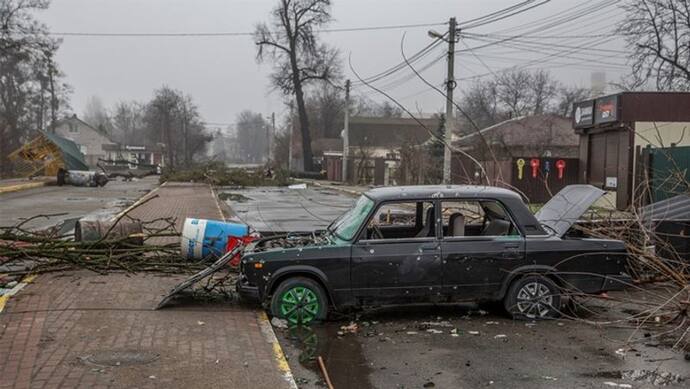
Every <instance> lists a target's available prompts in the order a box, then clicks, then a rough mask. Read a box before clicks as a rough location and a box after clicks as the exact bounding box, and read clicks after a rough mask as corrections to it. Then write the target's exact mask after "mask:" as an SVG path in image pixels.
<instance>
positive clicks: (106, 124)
mask: <svg viewBox="0 0 690 389" xmlns="http://www.w3.org/2000/svg"><path fill="white" fill-rule="evenodd" d="M82 118H83V119H84V121H85V122H86V123H88V124H90V125H91V126H93V127H96V128H98V129H99V130H100V131H101V132H103V133H105V134H108V135H110V134H112V132H113V123H112V120H111V119H110V114H109V113H108V110H107V109H106V108H105V105H104V104H103V101H102V100H101V98H100V97H98V96H91V97H89V99H88V100H87V101H86V106H85V107H84V113H83V115H82Z"/></svg>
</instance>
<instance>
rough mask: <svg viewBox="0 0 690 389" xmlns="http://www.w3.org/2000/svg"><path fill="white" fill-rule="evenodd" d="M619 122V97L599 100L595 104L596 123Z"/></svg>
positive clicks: (614, 96)
mask: <svg viewBox="0 0 690 389" xmlns="http://www.w3.org/2000/svg"><path fill="white" fill-rule="evenodd" d="M617 120H618V95H613V96H606V97H601V98H598V99H597V100H596V102H595V104H594V123H595V124H601V123H611V122H615V121H617Z"/></svg>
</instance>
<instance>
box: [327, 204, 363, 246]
mask: <svg viewBox="0 0 690 389" xmlns="http://www.w3.org/2000/svg"><path fill="white" fill-rule="evenodd" d="M373 207H374V202H373V201H372V200H371V199H370V198H368V197H366V196H361V197H360V198H359V199H358V200H357V202H356V203H355V205H354V206H353V207H352V208H350V210H349V211H347V212H345V213H344V214H342V215H341V216H340V217H339V218H337V219H335V221H334V222H333V223H332V224H331V225H330V226H329V227H328V230H329V231H330V232H332V233H333V234H334V235H335V236H336V237H337V238H339V239H342V240H351V239H352V238H353V237H354V236H355V234H356V233H357V230H358V229H359V226H361V225H362V223H363V222H364V220H365V219H366V217H367V215H369V212H370V211H371V208H373Z"/></svg>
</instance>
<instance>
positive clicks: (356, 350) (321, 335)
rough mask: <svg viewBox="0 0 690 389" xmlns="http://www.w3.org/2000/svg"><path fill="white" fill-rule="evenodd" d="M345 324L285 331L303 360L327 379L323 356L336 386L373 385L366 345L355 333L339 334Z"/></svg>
mask: <svg viewBox="0 0 690 389" xmlns="http://www.w3.org/2000/svg"><path fill="white" fill-rule="evenodd" d="M341 324H342V323H324V324H318V325H313V326H311V327H306V326H297V327H291V328H289V329H286V330H284V331H285V333H284V335H285V337H286V338H287V339H288V340H289V341H290V343H291V345H292V346H294V347H296V348H297V349H298V350H299V358H298V359H299V364H300V365H302V366H303V367H305V368H306V369H308V370H311V371H312V372H314V373H315V374H316V375H317V376H318V377H320V378H321V379H323V375H322V374H321V370H320V369H319V365H318V362H317V358H318V357H319V356H321V358H322V359H323V360H324V364H325V365H326V370H327V371H328V375H329V376H330V379H331V382H332V383H333V386H334V387H336V388H363V389H367V388H373V386H372V385H371V383H370V382H369V374H370V373H371V369H370V368H369V366H368V364H367V361H366V360H365V359H364V354H363V353H362V346H361V345H360V343H359V341H358V340H357V336H355V335H345V336H338V331H339V330H340V325H341Z"/></svg>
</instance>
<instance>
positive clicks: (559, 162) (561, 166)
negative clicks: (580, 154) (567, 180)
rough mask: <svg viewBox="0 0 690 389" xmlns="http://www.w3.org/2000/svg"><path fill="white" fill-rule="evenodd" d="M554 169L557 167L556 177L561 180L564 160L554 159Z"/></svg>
mask: <svg viewBox="0 0 690 389" xmlns="http://www.w3.org/2000/svg"><path fill="white" fill-rule="evenodd" d="M556 169H558V179H559V180H562V179H563V173H564V172H565V161H564V160H562V159H559V160H558V161H556Z"/></svg>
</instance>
